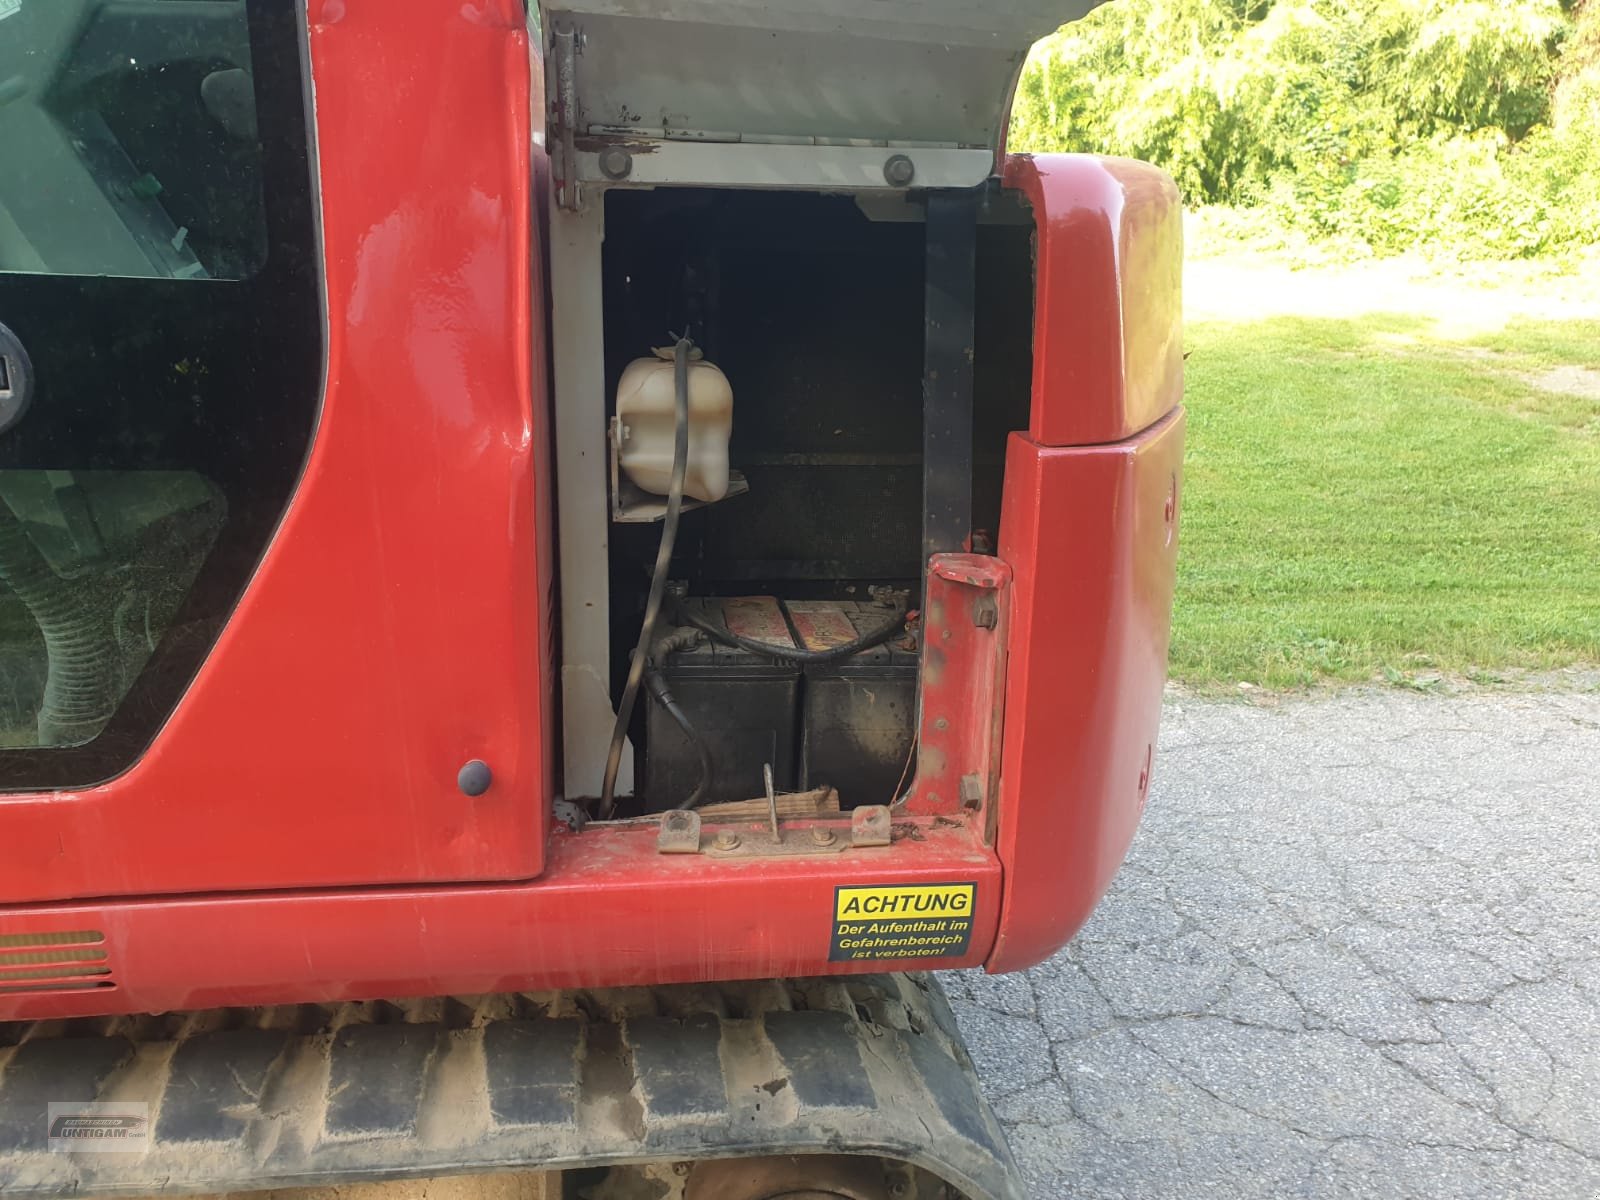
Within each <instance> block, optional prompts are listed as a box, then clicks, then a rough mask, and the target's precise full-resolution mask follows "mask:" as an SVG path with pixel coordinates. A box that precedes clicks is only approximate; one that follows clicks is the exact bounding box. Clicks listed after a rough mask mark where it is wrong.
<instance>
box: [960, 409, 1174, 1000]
mask: <svg viewBox="0 0 1600 1200" xmlns="http://www.w3.org/2000/svg"><path fill="white" fill-rule="evenodd" d="M1183 430H1184V421H1183V412H1182V410H1181V409H1180V410H1178V411H1176V412H1173V413H1171V414H1169V415H1168V416H1166V417H1165V418H1164V419H1162V420H1161V421H1160V422H1158V423H1157V424H1155V425H1154V426H1152V427H1151V428H1149V429H1147V430H1145V431H1144V432H1142V433H1140V434H1138V435H1137V436H1135V437H1133V438H1130V439H1128V440H1127V441H1124V442H1119V443H1117V444H1115V445H1111V446H1093V447H1078V448H1067V449H1056V448H1051V447H1045V446H1040V445H1038V444H1037V443H1035V442H1033V441H1031V440H1030V439H1028V438H1026V437H1024V436H1022V435H1021V434H1013V435H1012V437H1011V443H1010V445H1009V447H1008V451H1007V457H1006V481H1005V512H1004V515H1003V516H1002V519H1001V525H1000V553H1001V556H1002V557H1003V558H1005V559H1006V561H1007V562H1009V563H1010V564H1011V567H1012V570H1013V571H1014V572H1015V578H1014V581H1013V583H1012V588H1011V593H1012V595H1011V603H1012V608H1011V620H1012V639H1011V658H1010V662H1009V665H1008V674H1007V689H1006V726H1005V737H1004V743H1003V747H1004V748H1003V751H1002V756H1001V768H1000V773H1001V774H1000V806H999V819H1000V829H999V841H998V849H999V852H1000V861H1001V863H1002V865H1003V866H1004V869H1005V874H1006V895H1005V904H1004V908H1003V909H1002V912H1001V916H1000V932H999V935H998V937H997V938H996V941H995V948H994V953H993V954H991V955H990V956H989V959H988V961H987V962H986V963H985V966H986V967H987V968H988V969H989V970H991V971H1015V970H1020V969H1021V968H1023V967H1027V966H1030V965H1032V964H1033V963H1036V962H1038V961H1040V960H1041V959H1043V958H1045V957H1046V956H1048V955H1049V954H1050V953H1052V952H1053V951H1054V950H1056V949H1057V948H1058V947H1060V946H1061V945H1063V944H1064V943H1065V942H1066V941H1067V939H1068V938H1070V937H1071V936H1072V935H1073V934H1074V933H1075V932H1077V930H1078V929H1079V927H1080V926H1082V924H1083V922H1084V921H1085V920H1086V919H1087V918H1088V916H1089V912H1090V910H1091V909H1093V908H1094V906H1095V904H1096V903H1097V902H1098V901H1099V899H1100V897H1101V895H1103V894H1104V892H1105V889H1106V886H1107V885H1108V884H1109V883H1110V882H1111V877H1112V875H1114V874H1115V873H1116V870H1117V867H1118V866H1119V865H1120V864H1121V862H1122V859H1123V856H1124V855H1125V854H1126V853H1127V849H1128V843H1129V842H1130V841H1131V840H1132V838H1133V833H1134V829H1135V827H1136V826H1137V825H1138V823H1139V817H1140V814H1141V813H1142V812H1143V811H1144V804H1145V798H1146V795H1147V793H1148V788H1149V781H1150V768H1151V760H1152V756H1153V754H1154V749H1155V738H1156V727H1157V725H1158V723H1159V721H1160V717H1161V691H1162V686H1163V684H1164V682H1165V680H1166V671H1167V635H1168V629H1169V625H1170V621H1171V615H1172V587H1173V571H1174V567H1175V565H1176V556H1177V549H1178V545H1177V522H1178V502H1179V481H1180V478H1181V473H1182V464H1183Z"/></svg>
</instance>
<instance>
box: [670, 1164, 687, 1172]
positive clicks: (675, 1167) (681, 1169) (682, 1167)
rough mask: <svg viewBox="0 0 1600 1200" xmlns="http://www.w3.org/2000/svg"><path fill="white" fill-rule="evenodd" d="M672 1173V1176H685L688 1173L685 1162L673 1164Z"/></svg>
mask: <svg viewBox="0 0 1600 1200" xmlns="http://www.w3.org/2000/svg"><path fill="white" fill-rule="evenodd" d="M672 1173H673V1174H674V1175H687V1174H688V1173H689V1164H688V1163H686V1162H676V1163H673V1164H672Z"/></svg>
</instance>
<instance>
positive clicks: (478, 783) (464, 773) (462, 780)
mask: <svg viewBox="0 0 1600 1200" xmlns="http://www.w3.org/2000/svg"><path fill="white" fill-rule="evenodd" d="M493 782H494V772H492V771H491V770H489V764H488V763H486V762H484V761H483V759H481V758H475V759H473V760H472V761H471V762H468V763H465V764H463V765H462V767H461V770H460V771H459V772H457V773H456V786H457V787H459V788H460V789H461V792H462V794H463V795H466V796H481V795H483V794H484V793H485V792H487V791H488V790H489V785H490V784H491V783H493Z"/></svg>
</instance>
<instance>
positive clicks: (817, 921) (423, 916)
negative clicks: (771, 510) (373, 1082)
mask: <svg viewBox="0 0 1600 1200" xmlns="http://www.w3.org/2000/svg"><path fill="white" fill-rule="evenodd" d="M899 824H901V823H899V822H897V825H899ZM741 828H745V829H746V836H748V837H758V836H762V834H761V828H762V827H761V826H760V825H755V826H748V827H741ZM656 829H657V826H656V824H655V823H654V822H646V823H642V824H635V825H630V826H612V827H606V828H598V827H591V828H590V829H589V830H587V831H585V832H584V833H583V834H582V835H579V836H572V835H568V834H565V833H560V834H557V835H556V836H555V837H554V838H553V839H552V842H551V848H550V870H549V872H548V874H547V875H546V877H545V878H543V879H541V880H538V881H535V882H531V883H518V884H501V885H480V886H476V887H460V886H439V887H432V888H414V889H410V890H406V891H390V890H358V889H350V890H346V891H342V892H325V893H320V894H305V893H279V894H270V893H268V894H257V895H251V896H221V897H219V896H197V897H193V898H187V899H185V898H178V899H149V900H136V901H124V902H121V903H115V904H99V903H97V904H84V905H70V906H65V905H64V906H55V907H36V908H28V909H17V910H13V911H11V912H4V911H0V935H5V934H15V933H38V932H42V931H49V930H66V929H74V930H83V929H92V930H100V931H103V932H104V933H105V935H106V936H105V941H104V942H103V943H97V945H99V946H101V947H103V948H104V949H105V951H106V954H107V958H106V960H105V961H106V963H107V964H108V965H109V968H110V970H111V975H110V977H109V978H110V979H111V981H112V982H113V983H114V985H115V986H113V987H110V988H103V989H99V990H91V991H53V992H47V993H33V994H28V993H23V994H10V995H8V994H4V992H3V984H4V980H3V979H0V1021H8V1020H19V1019H36V1018H42V1017H64V1016H77V1015H89V1014H100V1013H112V1012H152V1011H153V1012H161V1011H167V1010H173V1009H187V1008H210V1007H214V1006H218V1005H236V1004H276V1003H300V1002H317V1001H333V1000H351V999H363V998H375V997H380V996H434V995H440V994H446V993H457V994H460V993H484V992H503V991H519V990H527V989H538V988H550V987H601V986H624V985H635V984H652V983H681V982H692V981H702V980H725V979H767V978H774V977H785V976H790V977H792V976H797V975H814V974H818V973H823V972H829V973H841V972H846V973H848V972H870V971H882V970H884V969H886V967H887V966H894V965H898V966H901V967H904V966H905V965H907V964H905V963H904V962H901V963H899V964H885V963H883V962H863V963H829V962H828V961H827V960H828V947H829V942H830V938H831V935H832V930H833V913H834V887H835V886H836V885H838V884H840V883H858V884H919V883H920V884H930V883H952V882H969V881H970V882H973V883H976V884H977V903H976V909H975V919H974V926H973V932H972V940H971V944H970V947H969V952H968V953H967V954H966V955H964V956H962V957H961V958H949V959H938V960H931V959H924V960H918V961H917V963H916V964H915V965H916V966H917V967H918V968H932V967H939V968H943V967H956V966H975V965H977V964H978V963H981V962H982V961H983V959H984V957H985V955H987V954H988V952H989V947H990V945H991V944H992V941H993V938H994V929H995V923H996V921H997V919H998V916H999V904H1000V896H999V892H1000V870H999V864H998V863H997V862H996V860H995V857H994V854H993V852H992V851H989V850H986V849H985V848H984V847H982V846H981V845H980V844H979V843H978V841H977V839H976V838H975V836H974V835H973V832H972V830H971V829H970V827H969V826H968V825H967V824H966V823H963V822H957V821H952V820H950V819H949V818H946V817H934V818H922V819H917V820H912V821H908V822H907V823H905V824H903V825H901V837H900V838H899V840H897V841H896V843H895V844H894V845H893V846H889V847H884V848H881V849H873V850H863V851H854V850H851V851H846V852H844V853H843V854H827V855H818V856H815V857H806V858H763V859H754V860H750V861H743V862H726V861H712V860H709V859H706V858H703V857H700V856H696V855H663V854H658V853H657V852H656Z"/></svg>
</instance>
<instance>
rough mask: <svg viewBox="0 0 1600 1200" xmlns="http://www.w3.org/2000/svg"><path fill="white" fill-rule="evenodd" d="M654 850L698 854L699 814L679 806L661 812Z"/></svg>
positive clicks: (668, 852) (663, 852)
mask: <svg viewBox="0 0 1600 1200" xmlns="http://www.w3.org/2000/svg"><path fill="white" fill-rule="evenodd" d="M656 850H657V851H659V852H660V853H662V854H699V853H700V814H699V813H697V812H691V811H687V810H684V809H681V808H675V809H673V810H672V811H671V812H664V813H662V814H661V832H660V833H658V834H656Z"/></svg>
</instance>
